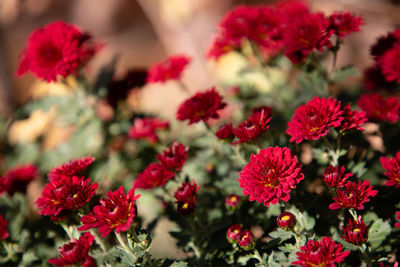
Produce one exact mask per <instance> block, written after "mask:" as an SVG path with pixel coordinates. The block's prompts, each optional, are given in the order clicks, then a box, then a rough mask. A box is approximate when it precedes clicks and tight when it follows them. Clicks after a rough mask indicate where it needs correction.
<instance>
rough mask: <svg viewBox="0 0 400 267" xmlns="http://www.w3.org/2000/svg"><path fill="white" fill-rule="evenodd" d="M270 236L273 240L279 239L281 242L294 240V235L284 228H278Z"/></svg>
mask: <svg viewBox="0 0 400 267" xmlns="http://www.w3.org/2000/svg"><path fill="white" fill-rule="evenodd" d="M269 235H270V236H271V237H273V238H279V239H280V240H281V242H283V241H285V240H288V239H290V238H292V236H293V233H292V232H290V231H285V230H283V229H282V228H278V229H277V230H275V231H273V232H271V233H269Z"/></svg>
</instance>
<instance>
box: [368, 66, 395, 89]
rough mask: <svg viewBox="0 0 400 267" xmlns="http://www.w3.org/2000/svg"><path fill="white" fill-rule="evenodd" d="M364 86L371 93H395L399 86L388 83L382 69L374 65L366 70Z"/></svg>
mask: <svg viewBox="0 0 400 267" xmlns="http://www.w3.org/2000/svg"><path fill="white" fill-rule="evenodd" d="M363 85H364V87H365V89H367V90H369V91H375V90H386V91H393V90H395V89H396V88H397V87H398V86H397V84H396V83H395V82H388V81H387V80H386V78H385V76H383V73H382V69H381V68H380V67H379V66H377V65H374V66H372V67H369V68H367V69H365V70H364V75H363Z"/></svg>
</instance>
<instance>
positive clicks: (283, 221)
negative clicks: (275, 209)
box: [276, 211, 296, 231]
mask: <svg viewBox="0 0 400 267" xmlns="http://www.w3.org/2000/svg"><path fill="white" fill-rule="evenodd" d="M276 224H277V225H278V226H279V227H281V228H283V229H284V230H286V231H288V230H290V229H293V227H294V226H295V225H296V217H295V216H294V215H293V214H292V213H290V212H287V211H285V212H282V213H281V214H280V215H279V216H278V218H276Z"/></svg>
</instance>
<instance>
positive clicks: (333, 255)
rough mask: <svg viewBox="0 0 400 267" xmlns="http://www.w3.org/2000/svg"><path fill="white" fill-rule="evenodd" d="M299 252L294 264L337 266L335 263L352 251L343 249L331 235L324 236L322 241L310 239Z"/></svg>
mask: <svg viewBox="0 0 400 267" xmlns="http://www.w3.org/2000/svg"><path fill="white" fill-rule="evenodd" d="M300 250H301V251H299V252H297V253H296V254H297V261H295V262H292V264H294V265H300V266H303V267H309V266H329V267H335V266H336V265H335V263H339V262H342V261H344V259H345V258H346V257H347V256H348V255H349V254H350V251H343V246H342V245H341V244H338V243H335V241H333V240H332V239H331V238H330V237H327V236H325V237H323V238H322V239H321V241H320V242H318V241H316V240H309V241H308V242H307V244H305V245H304V246H302V247H301V248H300Z"/></svg>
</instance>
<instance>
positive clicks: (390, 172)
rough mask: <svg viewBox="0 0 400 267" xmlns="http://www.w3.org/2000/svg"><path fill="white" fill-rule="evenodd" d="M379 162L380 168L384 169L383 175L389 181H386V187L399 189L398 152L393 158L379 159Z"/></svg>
mask: <svg viewBox="0 0 400 267" xmlns="http://www.w3.org/2000/svg"><path fill="white" fill-rule="evenodd" d="M380 162H381V165H382V168H384V169H385V171H386V172H385V173H384V174H385V175H386V177H387V178H389V180H387V181H386V183H385V185H386V186H394V187H395V188H399V187H400V152H397V153H396V157H394V158H391V159H389V158H386V157H381V158H380Z"/></svg>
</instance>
